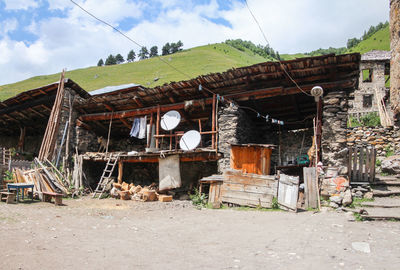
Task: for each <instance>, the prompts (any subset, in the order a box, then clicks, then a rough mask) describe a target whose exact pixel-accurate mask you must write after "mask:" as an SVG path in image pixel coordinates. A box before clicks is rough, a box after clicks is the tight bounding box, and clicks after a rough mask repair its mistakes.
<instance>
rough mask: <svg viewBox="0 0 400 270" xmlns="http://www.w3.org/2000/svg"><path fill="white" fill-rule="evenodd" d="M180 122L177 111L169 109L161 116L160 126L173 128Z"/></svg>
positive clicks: (168, 128) (166, 128) (165, 128)
mask: <svg viewBox="0 0 400 270" xmlns="http://www.w3.org/2000/svg"><path fill="white" fill-rule="evenodd" d="M180 122H181V115H180V114H179V112H177V111H169V112H167V113H166V114H164V115H163V116H162V117H161V121H160V124H161V128H162V129H163V130H173V129H174V128H176V127H177V126H178V125H179V123H180Z"/></svg>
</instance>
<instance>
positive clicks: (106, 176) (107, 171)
mask: <svg viewBox="0 0 400 270" xmlns="http://www.w3.org/2000/svg"><path fill="white" fill-rule="evenodd" d="M118 160H119V154H118V155H117V156H114V157H113V156H110V157H109V158H108V160H107V164H106V167H105V168H104V170H103V174H102V175H101V177H100V181H99V183H98V184H97V187H96V189H95V191H94V193H93V196H92V198H96V196H97V195H99V197H98V199H100V198H101V196H102V195H103V193H104V191H105V190H106V187H107V185H108V184H109V183H110V181H111V175H112V173H113V171H114V168H115V165H117V162H118Z"/></svg>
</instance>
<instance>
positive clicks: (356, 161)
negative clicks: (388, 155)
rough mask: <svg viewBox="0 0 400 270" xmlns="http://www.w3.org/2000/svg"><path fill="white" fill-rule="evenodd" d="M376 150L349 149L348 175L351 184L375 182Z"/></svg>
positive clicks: (372, 148) (367, 148) (367, 147)
mask: <svg viewBox="0 0 400 270" xmlns="http://www.w3.org/2000/svg"><path fill="white" fill-rule="evenodd" d="M375 162H376V149H375V147H374V146H363V147H350V148H349V161H348V174H349V179H350V183H351V182H373V181H374V180H375Z"/></svg>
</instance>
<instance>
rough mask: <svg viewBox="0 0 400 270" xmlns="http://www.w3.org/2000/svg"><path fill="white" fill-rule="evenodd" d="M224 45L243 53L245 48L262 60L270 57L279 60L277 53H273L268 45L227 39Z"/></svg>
mask: <svg viewBox="0 0 400 270" xmlns="http://www.w3.org/2000/svg"><path fill="white" fill-rule="evenodd" d="M225 43H226V44H228V45H230V46H232V47H234V48H236V49H238V50H239V51H244V50H245V48H246V49H249V50H250V51H251V52H253V53H254V54H258V55H261V56H262V57H264V58H268V57H272V58H274V59H279V60H280V59H281V56H280V55H279V52H278V51H275V50H274V49H273V48H271V47H270V46H269V45H267V46H263V45H260V44H259V45H255V44H254V43H253V42H251V41H249V40H241V39H227V40H225Z"/></svg>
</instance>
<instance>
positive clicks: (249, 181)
mask: <svg viewBox="0 0 400 270" xmlns="http://www.w3.org/2000/svg"><path fill="white" fill-rule="evenodd" d="M224 183H234V184H242V185H252V186H260V187H263V186H272V185H276V184H277V180H275V179H270V180H265V179H258V178H250V177H240V176H226V177H225V179H224Z"/></svg>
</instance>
